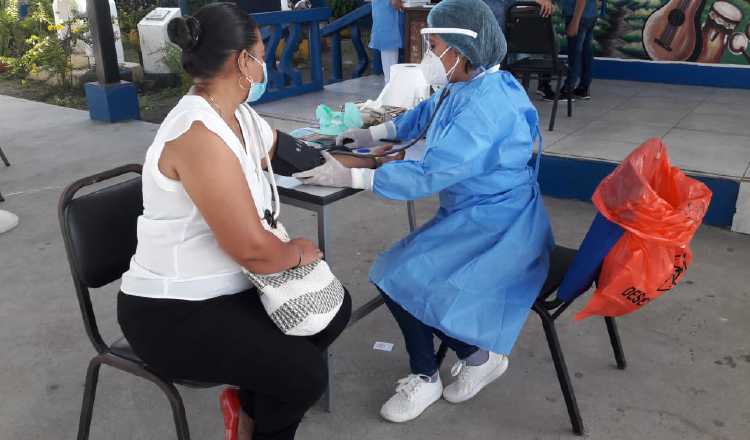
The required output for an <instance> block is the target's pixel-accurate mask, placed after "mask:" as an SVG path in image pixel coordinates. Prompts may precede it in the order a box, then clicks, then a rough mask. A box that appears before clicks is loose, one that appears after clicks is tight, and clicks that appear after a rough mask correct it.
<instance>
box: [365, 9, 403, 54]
mask: <svg viewBox="0 0 750 440" xmlns="http://www.w3.org/2000/svg"><path fill="white" fill-rule="evenodd" d="M403 41H404V13H403V12H401V11H398V10H396V9H394V8H393V7H392V6H391V2H390V1H389V0H372V33H371V34H370V47H371V48H372V49H377V50H388V49H400V48H401V46H403V44H404V43H403Z"/></svg>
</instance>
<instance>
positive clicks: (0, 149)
mask: <svg viewBox="0 0 750 440" xmlns="http://www.w3.org/2000/svg"><path fill="white" fill-rule="evenodd" d="M0 159H2V160H3V163H4V164H5V166H6V167H9V166H10V161H8V156H6V155H5V151H3V147H0ZM4 201H5V198H4V197H3V193H2V192H0V202H4Z"/></svg>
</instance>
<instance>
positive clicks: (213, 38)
mask: <svg viewBox="0 0 750 440" xmlns="http://www.w3.org/2000/svg"><path fill="white" fill-rule="evenodd" d="M257 30H258V25H257V24H256V23H255V20H253V18H252V17H251V16H250V15H249V14H248V13H247V12H245V11H243V10H242V9H241V8H240V7H239V6H237V5H236V4H235V3H212V4H209V5H206V6H204V7H202V8H200V9H199V10H198V12H197V13H196V14H195V16H189V15H188V16H185V17H176V18H173V19H172V20H171V21H170V22H169V24H168V25H167V35H168V36H169V40H170V41H172V42H173V43H174V44H176V45H177V46H179V47H180V48H181V49H182V67H183V68H184V69H185V72H187V73H188V74H189V75H190V76H192V77H193V78H211V77H213V76H214V75H216V74H217V73H218V72H219V71H220V70H221V68H222V67H223V66H224V63H226V61H227V58H229V56H230V55H232V54H233V53H235V52H237V51H240V50H243V49H248V48H250V47H253V46H254V45H255V43H257V41H258V35H257Z"/></svg>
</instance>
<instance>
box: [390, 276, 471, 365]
mask: <svg viewBox="0 0 750 440" xmlns="http://www.w3.org/2000/svg"><path fill="white" fill-rule="evenodd" d="M380 294H381V295H383V299H384V300H385V305H386V306H388V309H390V311H391V314H392V315H393V317H394V318H395V319H396V322H397V323H398V326H399V327H400V328H401V333H403V335H404V341H405V342H406V351H407V352H408V353H409V366H410V367H411V372H412V374H424V375H426V376H432V375H433V374H435V373H436V372H437V371H438V367H439V365H438V362H437V354H436V353H435V343H434V339H433V337H434V336H437V337H438V338H440V340H441V341H443V342H445V343H446V344H447V345H448V347H449V348H450V349H451V350H453V351H455V352H456V355H457V356H458V358H459V359H466V358H467V357H469V356H471V355H472V354H474V352H476V351H477V350H479V348H478V347H475V346H473V345H469V344H466V343H464V342H461V341H459V340H457V339H453V338H451V337H449V336H446V335H445V334H444V333H443V332H441V331H440V330H437V329H434V328H432V327H430V326H428V325H425V324H423V323H422V322H421V321H420V320H418V319H417V318H415V317H414V316H412V315H411V314H410V313H409V312H407V311H406V310H404V309H403V308H402V307H401V306H400V305H398V304H397V303H396V302H395V301H393V300H392V299H391V298H390V297H389V296H388V295H386V294H385V293H383V291H382V290H381V291H380Z"/></svg>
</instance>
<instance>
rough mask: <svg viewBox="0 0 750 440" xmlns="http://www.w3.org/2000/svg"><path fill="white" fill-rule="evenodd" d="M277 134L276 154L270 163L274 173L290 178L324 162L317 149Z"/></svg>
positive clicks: (293, 138) (287, 136) (288, 136)
mask: <svg viewBox="0 0 750 440" xmlns="http://www.w3.org/2000/svg"><path fill="white" fill-rule="evenodd" d="M277 133H278V134H277V143H276V154H275V155H274V158H273V160H272V161H271V165H272V166H273V172H274V173H276V174H280V175H282V176H291V175H292V174H294V173H299V172H301V171H307V170H310V169H313V168H315V167H317V166H319V165H323V163H324V162H325V160H324V159H323V156H322V155H321V154H320V151H319V150H318V149H317V148H315V147H311V146H310V145H307V144H306V143H305V142H303V141H301V140H299V139H297V138H295V137H293V136H290V135H288V134H286V133H284V132H281V131H278V132H277Z"/></svg>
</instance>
